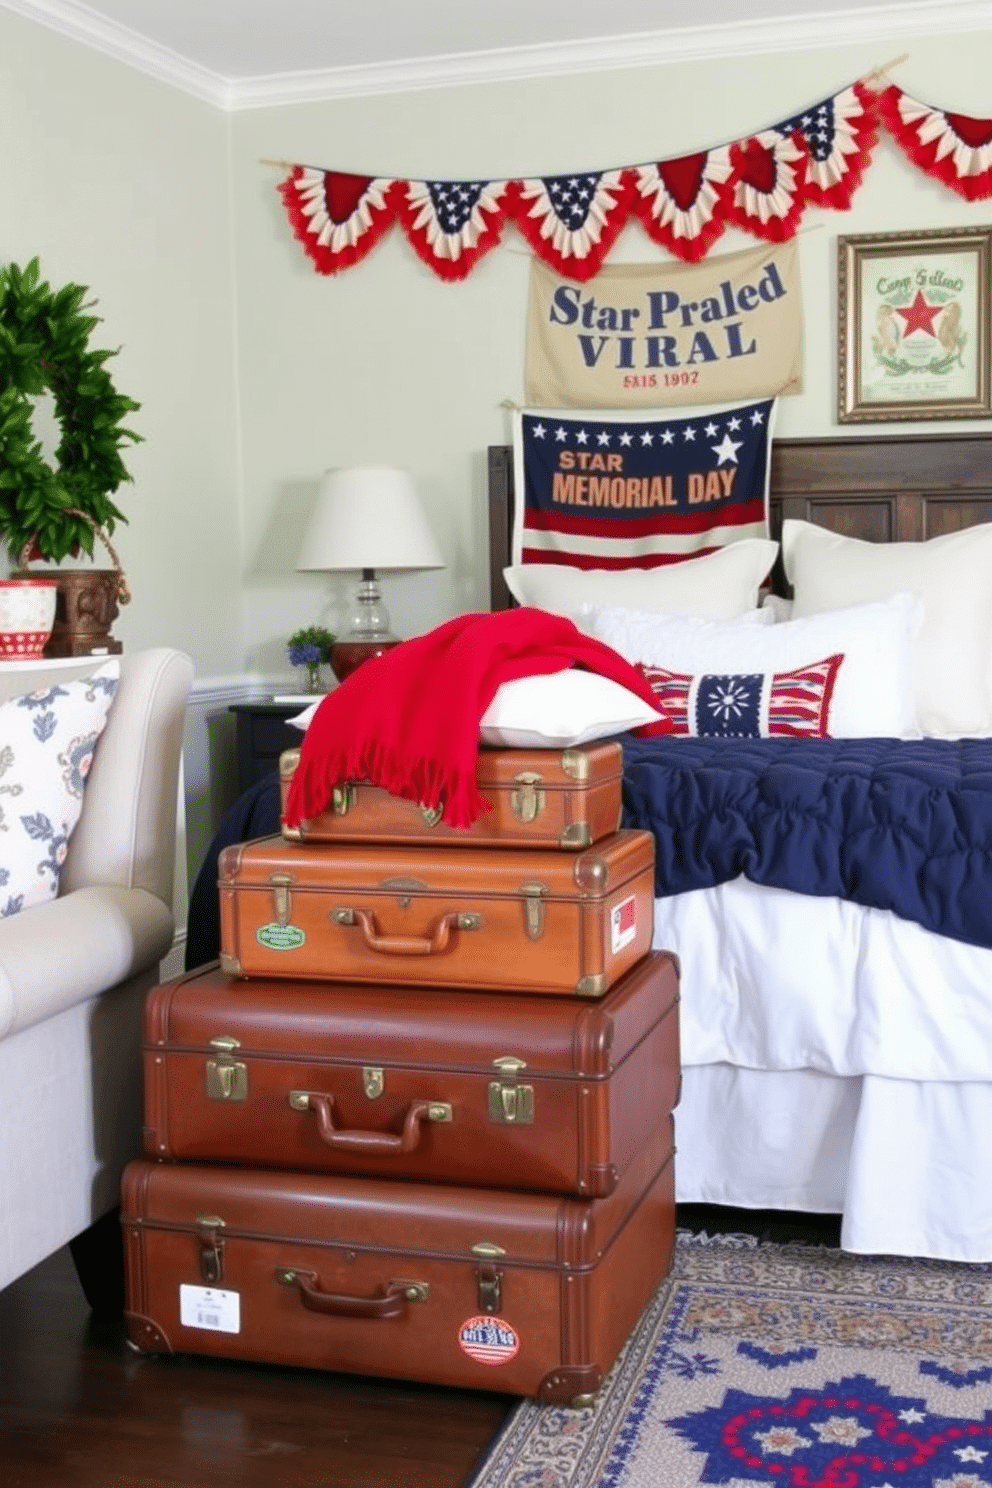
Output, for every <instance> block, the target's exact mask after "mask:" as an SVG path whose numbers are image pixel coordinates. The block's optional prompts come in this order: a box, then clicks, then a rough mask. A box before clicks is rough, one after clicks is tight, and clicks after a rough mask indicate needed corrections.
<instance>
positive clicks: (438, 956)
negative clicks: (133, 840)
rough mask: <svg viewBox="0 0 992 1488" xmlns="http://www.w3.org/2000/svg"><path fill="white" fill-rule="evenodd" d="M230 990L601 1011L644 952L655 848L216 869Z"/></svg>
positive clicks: (278, 852) (614, 846)
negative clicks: (500, 999)
mask: <svg viewBox="0 0 992 1488" xmlns="http://www.w3.org/2000/svg"><path fill="white" fill-rule="evenodd" d="M218 874H219V886H220V963H221V967H222V969H223V970H224V971H226V972H228V973H229V974H231V975H232V976H243V977H263V976H268V977H290V978H293V979H297V980H306V979H308V978H315V979H317V980H323V981H348V982H396V983H399V984H401V985H404V986H409V987H474V988H477V989H484V990H487V991H499V992H547V993H552V994H565V995H569V996H576V995H577V996H580V997H602V995H603V993H604V992H605V991H607V989H608V988H609V987H611V986H612V985H613V983H614V982H616V981H618V980H619V978H620V977H622V976H623V974H624V972H625V971H628V970H629V969H630V967H631V966H633V965H634V964H635V963H636V962H637V961H639V960H640V959H641V957H642V956H644V955H646V954H647V952H648V951H649V950H650V948H651V937H652V931H653V928H654V838H653V836H652V835H651V833H650V832H642V831H627V830H624V831H620V832H615V833H613V834H612V835H611V836H609V837H605V838H604V839H603V840H602V842H598V843H596V845H595V846H594V847H590V848H587V849H586V850H585V851H584V852H578V853H571V852H561V851H545V850H544V849H541V848H468V847H442V846H438V847H435V848H433V849H431V850H430V851H427V850H426V849H424V848H418V847H397V846H375V845H365V844H355V845H352V844H341V845H337V844H335V845H333V846H332V845H331V844H329V843H303V842H296V843H293V842H284V841H283V840H282V838H281V837H279V836H274V837H261V838H256V839H255V840H254V841H252V842H244V843H237V844H234V845H232V846H230V847H226V848H224V850H223V852H222V853H221V854H220V858H219V860H218Z"/></svg>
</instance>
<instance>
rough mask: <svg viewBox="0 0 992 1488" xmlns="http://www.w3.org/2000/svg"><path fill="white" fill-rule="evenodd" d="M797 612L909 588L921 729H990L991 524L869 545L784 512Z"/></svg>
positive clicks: (812, 611) (954, 732)
mask: <svg viewBox="0 0 992 1488" xmlns="http://www.w3.org/2000/svg"><path fill="white" fill-rule="evenodd" d="M782 553H783V557H784V561H785V572H786V575H787V577H788V578H789V581H790V582H791V584H792V586H793V610H792V612H793V615H795V616H806V615H815V614H819V613H820V612H821V611H823V610H833V609H836V608H837V607H838V606H841V605H853V604H863V603H864V602H865V601H866V600H881V599H887V598H889V596H890V595H892V594H896V593H909V594H915V595H917V596H918V597H919V599H920V600H922V602H923V609H924V615H923V625H922V629H921V631H920V635H919V640H918V641H917V645H916V655H915V667H914V675H915V688H916V709H917V714H918V717H919V723H920V727H921V728H922V730H923V733H924V734H928V735H951V736H959V735H962V734H988V733H992V523H985V524H984V525H982V526H979V527H968V528H965V529H964V530H963V531H961V532H950V533H947V534H946V535H945V536H943V537H934V538H931V539H930V540H929V541H928V542H920V543H912V542H898V543H872V542H865V541H863V540H861V539H860V538H854V537H843V536H841V535H840V534H839V533H835V532H828V531H826V530H825V529H824V528H822V527H816V526H814V525H813V523H811V522H801V521H798V520H796V519H794V518H789V519H787V520H786V521H785V522H784V523H783V528H782Z"/></svg>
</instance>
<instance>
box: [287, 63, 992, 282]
mask: <svg viewBox="0 0 992 1488" xmlns="http://www.w3.org/2000/svg"><path fill="white" fill-rule="evenodd" d="M880 123H881V124H884V125H885V127H886V128H887V129H888V130H889V132H890V133H891V134H892V135H893V136H894V138H895V140H896V141H897V142H898V144H899V145H900V147H901V148H902V150H903V151H904V152H905V154H906V155H907V157H908V158H909V159H910V160H911V161H912V162H913V164H914V165H916V166H918V167H919V169H921V170H923V171H925V172H926V174H927V175H929V176H931V177H932V178H933V179H934V180H937V181H941V182H943V183H944V184H945V185H947V186H948V187H950V188H951V190H953V191H956V192H958V194H959V195H961V196H963V197H965V198H966V199H967V200H968V201H980V200H986V199H988V198H990V197H992V119H977V118H972V117H970V116H968V115H966V114H957V113H951V112H947V111H941V110H939V109H936V108H933V107H931V106H930V105H929V104H923V103H919V102H917V101H916V100H915V99H913V98H910V97H909V96H908V95H907V94H905V93H903V92H902V91H901V90H900V89H899V88H898V87H896V86H895V85H892V86H888V87H886V88H884V89H883V90H882V91H881V92H877V91H875V90H874V89H873V88H871V87H869V86H867V84H866V82H864V81H860V80H859V81H856V82H854V83H852V84H850V85H849V86H848V87H846V88H843V89H842V90H841V91H840V92H839V93H835V94H833V95H832V96H831V97H829V98H825V99H822V100H821V101H820V102H819V103H817V104H814V105H813V106H812V107H810V108H808V109H805V110H803V111H802V112H800V113H797V114H795V115H793V116H791V117H790V118H788V119H784V120H782V121H781V122H780V123H778V124H775V125H773V126H771V127H770V128H767V129H762V130H759V131H757V132H756V133H755V134H752V135H748V136H746V137H745V138H743V139H740V140H735V141H731V142H729V143H725V144H722V145H718V146H715V147H713V148H711V149H708V150H701V151H698V152H695V153H693V154H689V155H684V156H680V157H677V158H673V159H670V160H664V159H663V160H657V161H652V162H648V163H642V164H639V165H623V166H615V167H612V168H610V169H608V170H585V169H582V170H577V171H573V172H571V173H569V174H567V175H554V176H527V177H523V178H520V179H514V180H507V181H482V180H468V181H441V180H405V179H402V178H399V177H383V176H368V175H361V174H356V173H354V172H348V171H339V170H323V169H321V168H320V167H317V166H309V165H291V166H290V172H289V175H288V176H287V177H286V178H285V180H283V181H282V183H281V184H280V186H279V192H280V195H281V196H282V199H283V202H284V204H285V207H286V211H287V214H288V216H289V220H290V223H291V225H292V229H293V232H294V234H295V236H296V237H297V239H298V240H299V242H300V243H301V244H302V246H303V248H304V250H305V251H306V253H307V254H308V256H309V257H310V259H311V260H312V262H313V264H314V267H315V268H316V269H317V271H318V272H319V273H322V274H335V273H337V272H338V271H339V270H341V269H345V268H349V267H350V266H351V265H352V264H356V263H358V262H359V261H360V260H361V259H363V258H364V257H365V256H366V254H367V253H368V252H369V251H370V250H371V249H372V248H373V247H374V246H375V244H376V243H377V242H379V241H380V239H381V238H382V237H383V236H384V234H385V233H386V232H388V230H389V228H390V227H391V226H392V225H393V223H394V222H396V221H399V222H400V223H401V225H402V229H403V231H404V233H405V234H406V237H407V239H408V240H409V242H410V243H411V245H412V247H413V248H414V250H415V252H416V253H417V254H418V255H419V257H420V258H421V259H422V260H423V262H424V263H425V264H427V265H428V267H429V268H431V269H432V270H433V272H434V273H435V274H437V275H438V276H439V277H440V278H442V279H448V280H458V279H464V278H465V276H466V275H467V274H469V273H470V272H471V271H472V269H473V268H474V267H475V266H476V264H477V263H478V262H479V260H480V258H482V257H483V256H484V255H485V254H486V253H487V252H488V251H489V250H490V249H491V248H494V247H496V245H497V244H498V243H499V242H500V241H501V239H502V236H503V232H504V230H505V226H506V223H507V222H508V221H511V222H512V223H513V225H514V226H515V227H516V229H517V231H518V232H519V233H520V234H521V236H522V237H523V238H524V239H525V240H526V241H527V242H528V243H529V244H530V246H531V248H532V249H533V251H534V253H535V255H536V256H537V257H538V258H539V259H541V260H542V261H543V262H544V263H546V264H548V265H550V267H552V268H553V269H555V270H557V271H558V272H559V273H561V274H565V275H568V276H569V277H570V278H572V279H574V280H576V281H577V282H579V283H583V282H585V281H586V280H588V279H592V278H594V277H595V276H596V275H597V274H598V273H599V272H600V270H601V269H602V267H603V264H604V262H605V261H606V258H607V255H608V254H609V252H610V249H611V248H612V247H613V245H614V243H615V242H616V240H617V238H618V237H619V236H620V234H621V232H623V230H624V228H625V227H626V226H627V224H628V223H629V222H630V221H631V220H632V219H635V218H636V219H637V220H639V221H640V222H641V224H642V225H643V227H644V229H645V231H646V232H647V233H648V235H649V236H650V237H651V238H652V239H653V240H654V241H655V242H656V243H658V244H660V245H661V246H662V247H663V248H666V249H667V250H668V251H669V252H670V253H672V254H674V255H675V257H677V258H681V259H683V260H684V261H685V262H687V263H695V262H698V261H699V260H700V259H701V258H703V257H704V256H705V255H706V254H707V253H708V252H709V250H710V248H711V247H712V245H713V243H714V242H716V240H717V239H718V238H719V237H720V235H721V233H722V232H723V231H724V230H725V228H726V227H727V226H728V225H729V224H733V225H734V226H736V227H739V228H741V229H742V230H743V231H744V232H746V233H750V234H751V235H752V236H753V237H756V238H760V239H762V240H763V241H766V242H772V243H782V242H785V241H787V240H788V239H789V238H791V237H793V236H794V235H795V234H796V232H797V231H798V229H799V226H800V223H801V222H802V219H803V213H804V212H805V210H806V208H807V206H819V207H826V208H833V209H837V210H844V209H846V208H848V207H849V206H850V205H851V201H852V198H853V196H854V193H855V192H856V191H857V189H858V187H859V186H860V185H861V182H862V180H863V178H864V174H865V171H866V169H867V167H868V165H869V164H870V162H871V158H872V154H873V152H874V150H875V148H876V145H877V143H878V126H879V124H880Z"/></svg>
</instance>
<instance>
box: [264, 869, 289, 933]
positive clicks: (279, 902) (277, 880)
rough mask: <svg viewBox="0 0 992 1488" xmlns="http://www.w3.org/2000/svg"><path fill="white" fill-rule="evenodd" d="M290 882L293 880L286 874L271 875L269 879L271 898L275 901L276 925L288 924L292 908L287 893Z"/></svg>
mask: <svg viewBox="0 0 992 1488" xmlns="http://www.w3.org/2000/svg"><path fill="white" fill-rule="evenodd" d="M292 882H293V880H292V878H291V877H290V875H289V874H288V873H273V875H272V877H271V878H270V879H269V883H270V884H271V885H272V897H273V899H274V901H275V908H276V924H277V925H288V924H289V915H290V910H291V909H292V907H293V901H292V899H291V897H290V893H289V886H290V884H291V883H292Z"/></svg>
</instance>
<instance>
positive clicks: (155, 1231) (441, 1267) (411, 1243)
mask: <svg viewBox="0 0 992 1488" xmlns="http://www.w3.org/2000/svg"><path fill="white" fill-rule="evenodd" d="M121 1220H122V1224H123V1229H124V1246H125V1278H126V1296H127V1304H126V1305H127V1326H128V1332H129V1334H130V1338H131V1341H132V1343H133V1344H134V1345H135V1346H136V1347H137V1348H138V1349H140V1350H142V1351H144V1352H149V1353H193V1354H211V1355H216V1356H219V1357H222V1358H227V1359H243V1360H253V1361H260V1362H266V1363H274V1364H294V1365H301V1366H304V1367H306V1368H309V1369H335V1370H340V1371H344V1372H347V1373H351V1374H366V1375H388V1376H392V1377H393V1378H397V1379H409V1380H419V1381H423V1382H425V1383H435V1384H441V1385H453V1386H461V1387H464V1388H468V1389H476V1390H502V1391H506V1392H507V1393H509V1394H513V1395H529V1396H534V1397H536V1398H537V1399H539V1400H542V1401H548V1402H553V1401H558V1402H565V1403H571V1404H575V1405H578V1404H585V1403H588V1400H589V1397H590V1396H591V1395H593V1394H594V1393H595V1392H596V1391H597V1390H598V1389H599V1388H600V1385H601V1384H602V1382H603V1378H604V1376H605V1375H606V1373H607V1371H608V1370H609V1368H610V1366H611V1365H612V1364H613V1361H614V1360H615V1358H616V1356H617V1354H618V1353H619V1351H620V1349H621V1347H622V1346H623V1343H624V1342H625V1340H626V1338H627V1335H628V1334H629V1333H630V1330H631V1329H632V1328H633V1326H634V1324H635V1323H636V1322H637V1319H638V1318H639V1316H640V1314H641V1313H642V1311H643V1310H644V1307H645V1306H646V1305H647V1303H648V1301H649V1300H650V1298H651V1296H652V1294H653V1293H654V1291H655V1289H656V1287H657V1286H658V1284H659V1282H660V1281H661V1280H662V1279H663V1278H664V1277H665V1276H666V1275H667V1273H668V1271H669V1268H670V1266H671V1259H672V1253H673V1247H674V1241H675V1187H674V1175H673V1150H672V1145H671V1122H670V1119H669V1120H667V1121H666V1122H665V1123H664V1126H663V1129H662V1130H661V1131H659V1132H658V1133H657V1134H656V1136H655V1137H654V1138H652V1140H651V1141H650V1142H648V1143H647V1144H646V1145H645V1146H644V1147H643V1148H642V1149H641V1151H640V1152H639V1153H638V1154H637V1155H636V1157H635V1158H634V1160H633V1162H631V1164H630V1165H629V1167H628V1168H627V1171H626V1173H625V1174H624V1175H623V1177H622V1178H621V1180H620V1183H619V1184H618V1185H617V1187H616V1188H615V1189H614V1191H613V1193H612V1194H610V1195H608V1196H607V1197H606V1198H602V1199H579V1198H575V1197H574V1196H569V1195H561V1194H541V1193H519V1192H516V1191H515V1190H494V1189H489V1188H485V1189H483V1188H460V1187H457V1186H455V1185H451V1184H447V1185H440V1184H435V1183H407V1182H404V1181H402V1180H399V1179H379V1178H353V1177H342V1176H340V1175H329V1174H313V1173H292V1172H286V1171H277V1170H274V1169H271V1168H249V1167H224V1166H214V1165H213V1164H208V1163H203V1164H199V1163H168V1162H154V1161H152V1160H150V1159H147V1158H138V1159H135V1160H134V1161H133V1162H132V1163H131V1164H129V1166H128V1167H127V1169H126V1170H125V1173H124V1179H123V1184H122V1205H121Z"/></svg>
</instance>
